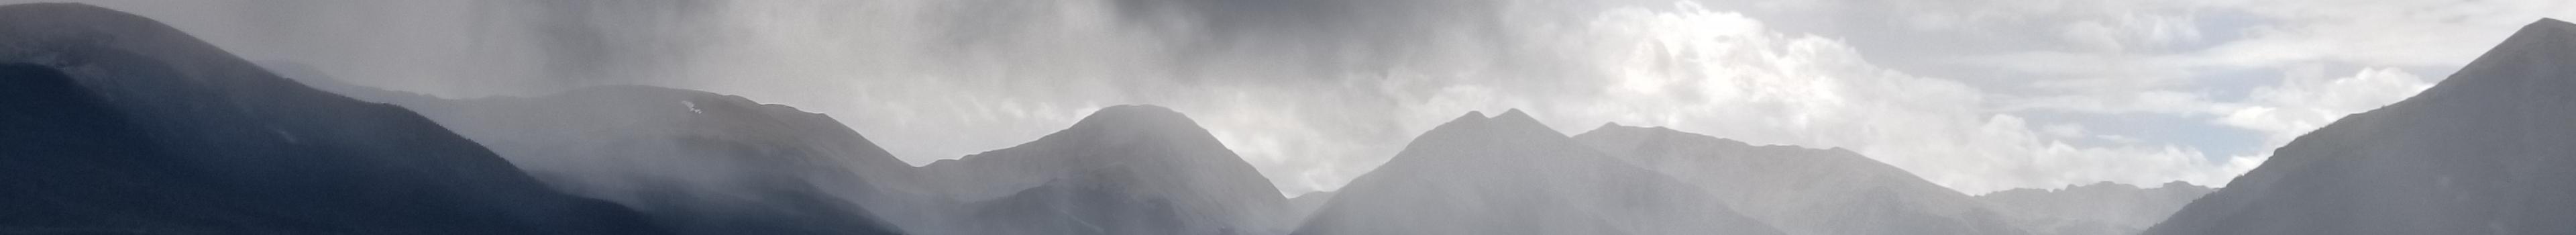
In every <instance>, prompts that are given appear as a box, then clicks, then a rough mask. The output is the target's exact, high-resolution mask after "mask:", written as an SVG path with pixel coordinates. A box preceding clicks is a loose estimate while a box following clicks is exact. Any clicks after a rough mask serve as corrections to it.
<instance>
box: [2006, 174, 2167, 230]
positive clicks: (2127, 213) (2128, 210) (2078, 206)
mask: <svg viewBox="0 0 2576 235" xmlns="http://www.w3.org/2000/svg"><path fill="white" fill-rule="evenodd" d="M2211 191H2216V189H2211V188H2209V187H2201V186H2199V185H2192V184H2190V183H2184V182H2182V181H2174V182H2170V183H2165V184H2164V185H2162V186H2157V187H2155V188H2138V187H2137V186H2131V185H2128V184H2119V183H2111V182H2101V183H2095V184H2091V185H2070V186H2067V187H2066V188H2064V189H2055V190H2050V189H2013V190H2004V191H1996V192H1993V193H1987V194H1986V195H1977V200H1980V201H1985V202H1986V203H1987V204H1989V205H1994V207H1995V208H1997V209H2001V210H2003V211H2005V212H2008V213H2009V214H2014V215H2016V217H2019V218H2023V219H2024V220H2027V221H2025V222H2024V223H2025V224H2028V227H2029V228H2030V229H2031V232H2032V233H2037V234H2066V235H2075V234H2137V233H2138V232H2140V231H2144V230H2146V229H2147V226H2153V225H2155V224H2156V222H2162V221H2164V220H2165V217H2167V216H2172V215H2173V213H2174V211H2176V210H2181V209H2182V206H2183V204H2189V203H2191V200H2192V199H2199V198H2200V196H2201V195H2208V194H2209V192H2211Z"/></svg>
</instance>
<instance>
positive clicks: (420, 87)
mask: <svg viewBox="0 0 2576 235" xmlns="http://www.w3.org/2000/svg"><path fill="white" fill-rule="evenodd" d="M17 1H19V0H0V2H17ZM77 2H90V3H93V4H96V5H101V6H106V7H109V8H113V9H120V10H126V11H129V12H134V13H136V14H140V15H144V16H147V17H153V18H156V19H160V20H161V21H163V22H165V23H169V24H171V25H174V26H176V27H178V28H179V29H181V30H183V31H187V32H189V33H191V34H194V35H197V36H199V37H201V38H204V39H206V40H208V41H210V42H212V43H214V44H216V45H218V46H220V47H223V48H225V49H226V50H228V51H232V52H234V53H236V54H238V55H242V56H243V57H246V58H249V59H252V60H257V61H271V62H285V63H298V64H305V65H309V66H312V67H314V68H315V69H317V70H321V71H322V72H324V73H327V74H330V75H331V76H333V77H336V78H338V79H342V80H347V81H350V82H352V83H356V84H362V85H369V86H378V87H385V88H390V89H396V90H405V91H413V92H422V93H428V94H434V95H439V96H443V97H451V98H465V97H482V96H495V95H542V94H546V93H551V92H559V91H563V90H567V89H574V88H580V87H587V86H600V85H624V84H640V85H654V86H666V87H676V88H686V89H698V90H706V91H713V92H718V93H726V94H734V95H741V96H744V97H748V98H751V99H754V100H758V101H761V102H765V103H776V104H786V105H790V106H794V107H797V108H799V109H802V110H805V111H809V112H818V113H824V114H828V115H831V116H832V117H834V118H836V119H838V120H840V121H842V122H844V123H845V124H847V125H848V126H850V127H852V128H854V129H856V130H857V131H858V132H859V133H861V134H863V135H866V136H867V137H868V138H870V139H871V140H874V141H875V142H876V143H877V144H878V145H881V146H883V147H884V148H886V149H888V150H889V151H891V152H893V153H894V154H895V155H896V156H898V157H900V158H902V159H903V160H904V161H906V162H909V163H912V164H927V163H929V162H930V161H933V160H937V159H950V158H957V157H961V156H964V155H967V154H973V153H977V152H982V151H986V150H993V149H1000V148H1004V147H1009V146H1012V145H1017V144H1019V143H1023V142H1026V141H1030V140H1034V139H1036V138H1037V137H1039V136H1041V135H1044V134H1046V133H1050V132H1053V131H1056V130H1061V129H1063V128H1065V127H1066V126H1069V125H1071V124H1072V123H1073V122H1074V121H1076V120H1079V119H1080V118H1082V117H1083V116H1084V115H1087V114H1088V113H1089V112H1090V111H1092V110H1095V109H1098V108H1101V107H1106V106H1110V105H1117V104H1154V105H1161V106H1165V107H1170V108H1172V109H1174V110H1178V111H1181V112H1183V113H1185V114H1187V115H1189V116H1190V117H1192V118H1193V119H1195V120H1196V121H1197V122H1198V124H1200V125H1202V126H1204V127H1206V128H1207V129H1208V130H1209V131H1211V132H1213V134H1215V135H1216V136H1217V137H1218V138H1219V140H1220V141H1221V142H1223V143H1225V144H1226V145H1227V147H1228V148H1231V149H1233V150H1235V151H1236V152H1237V153H1239V154H1240V155H1242V156H1243V157H1244V158H1245V160H1246V161H1247V162H1249V163H1251V164H1252V165H1253V166H1254V167H1255V168H1257V169H1259V170H1260V171H1261V173H1262V174H1263V175H1264V176H1266V177H1268V178H1269V179H1270V180H1271V181H1272V182H1273V183H1275V184H1277V186H1278V187H1279V188H1280V190H1281V191H1282V192H1283V193H1284V194H1291V195H1294V194H1302V193H1306V192H1313V191H1318V190H1332V189H1335V188H1338V187H1340V186H1341V185H1342V184H1344V183H1346V182H1348V181H1349V180H1350V179H1351V178H1352V177H1356V176H1358V175H1360V174H1362V173H1366V172H1367V171H1368V170H1370V169H1372V168H1375V167H1376V166H1377V165H1378V164H1381V163H1383V162H1385V161H1386V160H1387V158H1388V157H1391V156H1393V155H1394V154H1395V153H1396V152H1397V151H1398V150H1400V149H1401V148H1403V147H1404V146H1403V145H1404V144H1405V143H1406V142H1408V141H1410V139H1411V138H1412V136H1413V135H1416V134H1420V133H1421V132H1423V131H1425V130H1427V129H1428V128H1430V127H1432V126H1436V125H1438V124H1440V123H1439V122H1442V121H1445V120H1448V119H1449V118H1450V117H1455V116H1457V115H1460V114H1462V113H1465V112H1468V111H1485V112H1499V111H1501V110H1504V109H1513V108H1517V109H1521V110H1524V111H1526V112H1529V113H1530V114H1532V116H1534V117H1537V118H1539V119H1541V120H1543V121H1545V122H1547V124H1548V125H1550V126H1551V127H1553V128H1555V129H1557V130H1559V131H1562V132H1566V133H1567V134H1569V135H1571V134H1578V133H1581V132H1583V131H1588V130H1590V129H1592V128H1594V127H1598V126H1601V125H1602V124H1603V123H1609V122H1616V123H1620V124H1623V125H1631V126H1664V127H1671V128H1674V129H1679V130H1683V131H1688V132H1694V133H1701V134H1707V135H1712V136H1717V137H1723V138H1729V139H1735V140H1741V141H1746V142H1750V143H1755V144H1779V145H1797V146H1805V147H1811V148H1846V149H1851V150H1854V151H1857V152H1860V153H1862V154H1864V155H1867V156H1869V157H1871V158H1874V159H1878V160H1880V161H1884V162H1887V163H1889V164H1891V165H1895V166H1897V167H1899V168H1903V169H1906V170H1908V171H1911V172H1913V173H1915V174H1917V175H1919V176H1922V177H1924V178H1925V179H1927V180H1930V181H1932V182H1935V183H1939V184H1942V185H1945V186H1949V187H1952V188H1954V189H1958V190H1960V191H1962V192H1966V193H1970V194H1981V193H1985V192H1990V191H1996V190H2003V189H2011V188H2058V187H2064V186H2066V185H2070V184H2089V183H2091V182H2101V181H2112V182H2120V183H2129V184H2139V185H2155V184H2159V183H2163V182H2170V181H2187V182H2190V183H2194V184H2201V185H2214V186H2224V185H2225V184H2226V183H2227V181H2228V180H2229V179H2231V178H2233V177H2235V176H2236V175H2238V174H2241V173H2244V172H2245V171H2247V170H2250V169H2252V168H2253V167H2255V166H2257V165H2259V164H2261V162H2262V161H2263V160H2264V159H2265V158H2267V157H2268V156H2270V154H2271V152H2270V151H2271V149H2272V148H2275V147H2279V146H2281V145H2283V144H2285V143H2288V142H2289V141H2291V140H2293V139H2295V138H2296V137H2297V136H2299V135H2300V134H2303V133H2305V132H2307V131H2310V130H2313V129H2315V128H2317V127H2319V126H2323V125H2325V124H2327V123H2330V122H2332V121H2334V120H2335V119H2337V118H2340V117H2341V116H2343V115H2346V114H2351V113H2357V112H2362V111H2368V110H2371V109H2375V108H2378V107H2380V106H2382V105H2386V104H2389V103H2392V102H2395V101H2398V100H2401V99H2404V98H2406V97H2408V96H2411V95H2413V94H2414V93H2416V92H2418V91H2421V90H2423V89H2425V88H2427V87H2430V86H2432V85H2433V84H2436V83H2438V82H2440V81H2441V80H2442V79H2443V78H2444V77H2446V76H2448V75H2449V74H2450V73H2451V72H2452V71H2454V70H2457V69H2458V68H2459V67H2460V66H2461V65H2462V64H2464V63H2467V62H2468V61H2469V60H2471V59H2474V58H2476V56H2477V55H2479V54H2480V53H2483V52H2484V51H2485V50H2486V49H2487V48H2488V47H2491V46H2493V45H2494V44H2495V43H2497V42H2499V41H2502V40H2503V39H2504V37H2505V36H2508V35H2510V34H2511V33H2512V32H2513V30H2515V29H2517V28H2519V27H2520V26H2522V25H2523V24H2527V23H2530V22H2533V21H2535V20H2538V19H2539V18H2542V17H2556V18H2562V19H2566V18H2576V2H2571V1H2563V0H2488V1H2434V0H2332V1H2327V0H2166V1H2087V0H2067V1H2054V0H1746V1H1724V0H1706V1H1700V0H1680V1H1674V0H875V1H821V0H774V1H680V0H630V1H581V0H565V1H508V0H464V1H321V0H206V1H158V0H140V1H126V0H95V1H77Z"/></svg>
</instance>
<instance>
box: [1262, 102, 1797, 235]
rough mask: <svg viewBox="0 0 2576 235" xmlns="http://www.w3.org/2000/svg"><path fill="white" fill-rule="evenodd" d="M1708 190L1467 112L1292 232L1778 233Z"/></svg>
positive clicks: (1531, 124)
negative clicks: (1729, 205) (1726, 203)
mask: <svg viewBox="0 0 2576 235" xmlns="http://www.w3.org/2000/svg"><path fill="white" fill-rule="evenodd" d="M1709 191H1711V190H1702V189H1700V188H1698V187H1694V186H1691V185H1689V184H1687V183H1684V182H1682V181H1681V180H1678V179H1674V178H1672V177H1668V176H1665V175H1663V174H1659V173H1657V172H1655V171H1653V170H1649V169H1645V168H1641V167H1637V166H1635V165H1631V164H1628V163H1625V162H1622V161H1617V160H1616V159H1614V158H1613V157H1611V156H1609V155H1606V154H1602V153H1601V152H1599V151H1594V150H1593V149H1592V148H1590V147H1587V146H1584V145H1583V144H1582V143H1580V142H1577V141H1576V140H1575V139H1574V138H1570V137H1566V136H1565V134H1561V133H1557V132H1556V131H1555V130H1552V129H1548V127H1547V126H1546V125H1543V124H1540V123H1539V122H1538V120H1536V119H1532V118H1531V117H1530V116H1529V115H1528V114H1526V113H1522V112H1521V111H1520V110H1517V109H1515V110H1510V111H1506V112H1504V113H1503V114H1501V115H1495V116H1492V117H1486V116H1484V114H1482V113H1478V112H1469V113H1467V114H1466V115H1465V116H1460V117H1458V118H1457V119H1455V120H1452V121H1449V122H1448V123H1444V124H1440V125H1439V126H1438V127H1433V128H1431V130H1430V131H1428V132H1424V133H1423V134H1422V135H1421V136H1420V137H1415V138H1414V140H1413V142H1412V143H1411V144H1408V145H1406V146H1405V148H1404V150H1403V151H1402V152H1399V153H1397V154H1396V155H1395V157H1394V158H1392V159H1390V160H1387V163H1386V164H1385V165H1383V166H1379V167H1378V169H1377V170H1373V171H1370V172H1369V173H1367V174H1363V175H1360V176H1359V177H1358V178H1357V179H1354V180H1352V181H1351V183H1350V185H1348V186H1344V187H1343V188H1342V190H1340V191H1336V192H1335V193H1334V195H1333V198H1332V200H1331V201H1328V202H1325V203H1324V206H1323V207H1322V208H1320V209H1317V210H1316V212H1314V215H1312V216H1311V217H1310V218H1311V219H1308V220H1307V221H1306V223H1305V224H1304V225H1302V227H1299V228H1298V229H1297V230H1296V234H1782V233H1781V231H1780V230H1779V229H1777V228H1774V227H1773V226H1771V225H1767V224H1764V223H1762V222H1761V221H1756V220H1754V219H1753V218H1750V217H1746V216H1745V215H1744V214H1739V213H1738V212H1737V210H1735V209H1733V208H1729V207H1728V206H1727V205H1725V203H1723V202H1722V201H1720V200H1719V198H1717V197H1716V196H1715V195H1711V193H1710V192H1709Z"/></svg>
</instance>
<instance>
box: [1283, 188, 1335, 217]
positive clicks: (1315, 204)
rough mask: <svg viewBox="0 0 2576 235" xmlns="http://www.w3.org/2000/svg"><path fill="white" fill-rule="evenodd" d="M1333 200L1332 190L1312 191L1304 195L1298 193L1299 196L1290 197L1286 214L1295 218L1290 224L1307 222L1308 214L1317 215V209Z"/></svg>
mask: <svg viewBox="0 0 2576 235" xmlns="http://www.w3.org/2000/svg"><path fill="white" fill-rule="evenodd" d="M1332 200H1333V192H1332V191H1323V192H1312V193H1306V194H1304V195H1297V197H1291V198H1288V212H1287V213H1284V214H1286V215H1288V217H1289V218H1294V219H1291V220H1292V221H1291V222H1290V224H1297V223H1305V222H1306V218H1307V216H1312V215H1315V210H1316V209H1323V208H1324V203H1325V202H1331V201H1332Z"/></svg>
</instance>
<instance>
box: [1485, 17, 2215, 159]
mask: <svg viewBox="0 0 2576 235" xmlns="http://www.w3.org/2000/svg"><path fill="white" fill-rule="evenodd" d="M1569 35H1584V37H1578V38H1576V39H1572V40H1568V41H1563V42H1562V43H1563V44H1565V45H1566V46H1564V47H1561V48H1558V50H1556V51H1558V52H1560V53H1563V54H1567V55H1578V56H1589V57H1590V58H1595V59H1591V60H1588V61H1596V62H1597V64H1594V65H1593V66H1599V67H1600V68H1599V69H1598V71H1599V72H1600V73H1602V74H1601V75H1600V76H1597V77H1598V78H1594V79H1603V80H1605V81H1603V82H1600V83H1599V85H1600V86H1596V87H1558V88H1557V89H1598V90H1600V91H1599V92H1598V94H1599V95H1594V96H1585V97H1529V98H1522V99H1515V98H1511V97H1494V99H1501V100H1500V101H1490V102H1488V103H1498V104H1513V103H1535V104H1541V105H1538V106H1536V107H1538V108H1536V109H1534V110H1533V111H1535V112H1537V113H1540V115H1539V116H1540V117H1541V118H1542V119H1552V120H1557V121H1554V122H1551V124H1552V125H1555V126H1557V127H1558V128H1560V130H1564V131H1568V132H1579V131H1584V130H1583V129H1582V128H1590V127H1593V126H1596V125H1598V123H1600V122H1602V121H1615V122H1621V123H1626V124H1631V125H1639V124H1642V125H1661V126H1667V127H1672V128H1675V129H1680V130H1684V131H1692V132H1698V133H1706V134H1711V135H1716V136H1720V137H1726V138H1733V139H1738V140H1744V141H1748V142H1753V143H1766V144H1792V145H1801V146H1809V147H1818V148H1823V147H1842V148H1851V149H1854V150H1856V151H1859V152H1861V153H1863V154H1865V155H1868V156H1871V157H1873V158H1876V159H1879V160H1881V161H1885V162H1888V163H1890V164H1891V165H1895V166H1898V167H1900V168H1904V169H1907V170H1909V171H1913V172H1914V173H1915V174H1917V175H1920V176H1923V177H1925V178H1926V179H1929V180H1932V181H1934V182H1937V183H1941V184H1944V185H1948V186H1951V187H1953V188H1957V189H1960V190H1962V191H1967V192H1984V191H1991V190H2001V189H2008V188H2012V187H2045V186H2054V185H2066V184H2074V183H2084V182H2095V181H2106V180H2107V181H2120V182H2129V183H2155V182H2164V181H2172V180H2176V179H2183V180H2189V181H2193V182H2196V183H2202V184H2215V183H2220V182H2224V181H2225V180H2226V179H2228V178H2230V177H2233V176H2234V172H2226V171H2222V170H2221V169H2229V168H2234V167H2230V166H2224V164H2230V163H2227V162H2211V161H2207V160H2205V159H2208V158H2207V157H2205V156H2203V155H2202V154H2201V153H2199V152H2197V151H2193V150H2190V149H2189V148H2183V147H2176V146H2154V147H2076V146H2071V145H2068V144H2065V143H2063V142H2061V140H2064V139H2070V138H2092V137H2091V136H2083V135H2082V134H2081V132H2082V131H2081V129H2080V128H2069V127H2060V128H2055V129H2059V130H2058V131H2055V132H2059V133H2061V134H2074V135H2076V136H2058V135H2051V134H2048V132H2047V131H2043V130H2039V129H2038V128H2041V126H2040V125H2035V124H2030V123H2027V122H2026V121H2024V120H2023V119H2022V118H2020V117H2015V116H2013V115H2008V114H2000V113H1993V112H1990V111H1989V110H1990V109H1988V108H1985V107H1984V106H1983V105H1984V104H1985V103H1986V102H1985V101H1984V99H1985V97H1986V93H1985V92H1983V91H1980V90H1978V89H1975V88H1972V87H1970V86H1968V85H1966V84H1963V83H1960V82H1957V81H1952V80H1945V79H1938V78H1927V77H1919V76H1913V75H1908V74H1905V73H1902V72H1897V71H1893V70H1888V69H1884V68H1879V67H1877V66H1875V65H1872V64H1870V63H1868V62H1867V61H1864V60H1863V59H1862V57H1861V56H1860V54H1859V52H1858V51H1857V50H1858V49H1856V48H1852V47H1850V46H1847V45H1844V44H1842V43H1841V42H1840V41H1837V40H1833V39H1827V38H1823V37H1818V36H1802V35H1785V34H1781V33H1776V32H1772V31H1770V30H1768V29H1767V28H1764V26H1763V24H1762V23H1761V22H1759V21H1757V20H1754V19H1751V18H1748V17H1745V16H1743V15H1739V14H1735V13H1728V12H1720V11H1713V10H1709V9H1705V8H1703V7H1701V6H1699V5H1696V4H1681V5H1679V6H1677V7H1674V8H1673V9H1669V10H1649V9H1622V10H1614V11H1610V12H1609V13H1606V14H1603V15H1602V16H1600V17H1599V18H1598V19H1596V20H1595V21H1593V22H1592V23H1591V24H1590V25H1589V27H1588V28H1586V29H1582V30H1578V31H1577V32H1573V33H1569Z"/></svg>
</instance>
